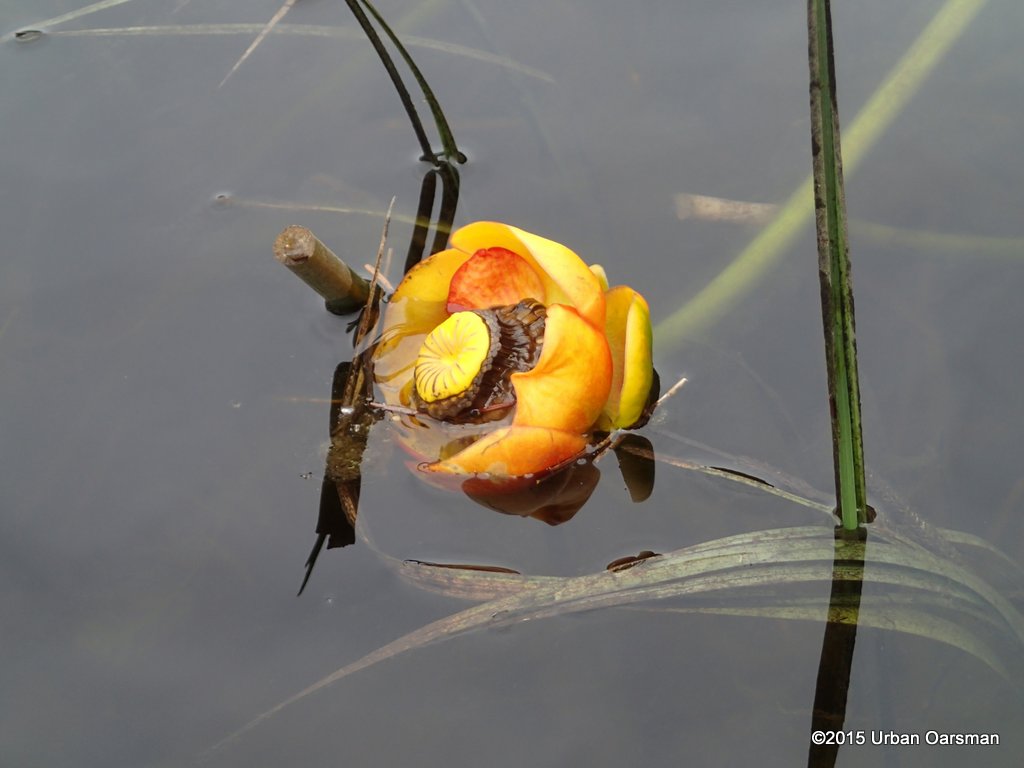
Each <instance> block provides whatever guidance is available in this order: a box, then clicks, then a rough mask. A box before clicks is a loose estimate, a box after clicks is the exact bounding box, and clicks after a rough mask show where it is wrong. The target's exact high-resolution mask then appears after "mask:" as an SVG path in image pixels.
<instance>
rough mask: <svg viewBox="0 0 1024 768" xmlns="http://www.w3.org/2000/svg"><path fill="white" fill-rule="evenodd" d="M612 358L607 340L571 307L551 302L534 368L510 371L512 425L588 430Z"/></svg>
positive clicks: (600, 404)
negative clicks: (513, 409)
mask: <svg viewBox="0 0 1024 768" xmlns="http://www.w3.org/2000/svg"><path fill="white" fill-rule="evenodd" d="M611 385H612V357H611V353H610V352H609V351H608V342H607V341H605V338H604V336H603V335H602V334H601V333H600V332H599V331H598V330H597V328H595V327H594V326H593V325H591V324H590V323H588V322H587V321H586V320H584V319H583V318H582V317H580V315H579V314H578V313H577V312H576V310H574V309H572V308H570V307H565V306H562V305H561V304H553V305H551V306H550V307H548V316H547V321H546V323H545V326H544V347H543V350H542V351H541V355H540V360H538V361H537V365H536V366H534V368H533V370H530V371H526V372H525V373H514V374H512V386H513V387H515V391H516V414H515V417H514V419H513V421H512V423H513V424H517V425H519V424H522V425H529V426H535V427H550V428H552V429H560V430H565V431H567V432H573V433H579V434H581V433H584V432H589V431H590V429H591V428H592V427H593V426H594V422H596V421H597V418H598V416H600V415H601V411H602V410H603V408H604V405H605V402H606V401H607V400H608V393H609V391H611Z"/></svg>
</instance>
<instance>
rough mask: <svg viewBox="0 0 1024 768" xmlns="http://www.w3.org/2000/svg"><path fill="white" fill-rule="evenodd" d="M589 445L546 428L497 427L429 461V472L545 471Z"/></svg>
mask: <svg viewBox="0 0 1024 768" xmlns="http://www.w3.org/2000/svg"><path fill="white" fill-rule="evenodd" d="M586 446H587V441H586V438H584V437H583V436H582V435H578V434H574V433H572V432H563V431H561V430H557V429H546V428H544V427H530V426H511V427H502V428H500V429H496V430H494V431H493V432H491V433H490V434H488V435H485V436H484V437H482V438H480V439H479V440H477V441H476V442H475V443H473V444H472V445H471V446H469V447H468V448H466V449H464V450H462V451H459V452H458V453H457V454H455V455H454V456H452V457H450V458H448V459H445V460H444V461H436V462H434V463H433V464H428V465H427V466H426V467H424V469H426V470H427V471H428V472H439V473H443V474H456V475H471V474H481V473H487V474H488V475H490V476H491V477H492V478H504V477H514V476H521V475H530V474H536V473H538V472H544V471H546V470H548V469H551V468H552V467H555V466H558V465H559V464H562V463H563V462H565V461H568V460H569V459H571V458H572V457H573V456H575V455H576V454H578V453H582V452H583V450H584V449H585V448H586Z"/></svg>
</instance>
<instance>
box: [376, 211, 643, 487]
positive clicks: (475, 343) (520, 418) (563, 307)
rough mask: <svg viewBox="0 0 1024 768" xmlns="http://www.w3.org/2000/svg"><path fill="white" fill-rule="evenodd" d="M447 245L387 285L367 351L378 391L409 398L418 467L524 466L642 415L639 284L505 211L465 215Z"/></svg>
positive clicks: (538, 465) (561, 457) (547, 464)
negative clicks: (619, 282)
mask: <svg viewBox="0 0 1024 768" xmlns="http://www.w3.org/2000/svg"><path fill="white" fill-rule="evenodd" d="M449 245H450V247H449V248H448V250H445V251H441V252H440V253H437V254H435V255H434V256H431V257H430V258H428V259H426V260H425V261H423V262H421V263H420V264H418V265H417V266H415V267H414V268H413V269H411V270H410V271H409V273H408V274H407V275H406V276H405V278H404V279H403V280H402V282H401V284H399V286H398V288H397V289H396V290H395V292H394V294H392V296H391V301H390V303H389V305H388V309H387V313H386V315H385V322H384V330H383V333H382V337H381V341H380V344H379V346H378V348H377V351H376V353H375V355H374V371H375V378H376V381H377V385H378V387H379V388H380V389H381V391H382V393H383V395H384V399H385V401H386V402H387V403H389V404H391V405H397V406H402V407H403V408H406V409H413V410H415V412H416V415H415V416H408V415H407V416H404V417H403V418H402V419H401V424H402V429H403V442H404V443H405V444H406V445H407V447H409V448H410V449H411V450H413V451H414V452H415V453H416V454H417V455H419V456H420V457H422V458H423V459H424V463H423V465H422V468H423V469H425V470H427V471H429V472H432V473H440V474H449V475H458V476H464V475H478V476H479V475H486V476H488V477H490V478H492V479H496V480H503V479H506V480H507V479H509V478H516V477H522V476H532V475H536V474H538V473H542V472H546V471H548V470H551V469H553V468H556V467H559V466H562V465H565V464H566V463H568V462H570V461H571V460H573V459H574V458H576V457H577V456H579V455H581V454H582V453H583V452H584V451H585V449H586V446H587V442H588V439H589V436H590V435H591V434H592V433H593V432H594V431H595V430H600V431H611V430H614V429H619V428H628V427H630V426H633V425H634V424H635V423H637V421H638V420H640V419H641V417H642V416H643V413H644V410H645V408H646V405H647V402H648V395H649V393H650V390H651V385H652V381H653V368H652V364H651V346H652V339H651V322H650V312H649V310H648V306H647V302H646V301H645V300H644V299H643V297H642V296H641V295H640V294H638V293H637V292H636V291H634V290H633V289H632V288H629V287H627V286H617V287H615V288H611V289H609V287H608V281H607V278H606V277H605V274H604V270H602V269H601V268H600V267H598V266H593V267H588V266H587V265H586V264H585V263H584V262H583V260H582V259H580V257H579V256H577V255H576V254H575V253H573V252H572V251H571V250H569V249H568V248H566V247H565V246H564V245H561V244H559V243H556V242H554V241H552V240H547V239H545V238H543V237H539V236H538V235H534V234H530V233H529V232H525V231H523V230H521V229H517V228H516V227H512V226H509V225H507V224H498V223H494V222H476V223H474V224H469V225H467V226H465V227H462V228H461V229H459V230H458V231H456V232H455V233H453V234H452V236H451V239H450V243H449Z"/></svg>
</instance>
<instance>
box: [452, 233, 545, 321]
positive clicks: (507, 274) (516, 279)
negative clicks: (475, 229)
mask: <svg viewBox="0 0 1024 768" xmlns="http://www.w3.org/2000/svg"><path fill="white" fill-rule="evenodd" d="M546 296H547V292H546V291H545V290H544V283H543V282H542V281H541V278H540V275H538V274H537V270H535V269H534V268H533V267H532V266H530V263H529V262H528V261H527V260H526V259H524V258H523V257H522V256H520V255H519V254H517V253H514V252H513V251H510V250H508V249H507V248H481V249H480V250H479V251H477V252H476V253H474V254H473V256H472V257H471V258H470V259H469V260H468V261H467V262H466V263H465V264H463V265H462V266H461V267H459V268H458V269H457V270H456V271H455V274H454V275H453V276H452V280H451V289H450V290H449V292H448V311H449V312H458V311H460V310H463V309H489V308H490V307H501V306H506V305H511V304H518V303H519V302H520V301H522V300H523V299H533V300H534V301H539V302H540V303H541V304H545V303H546V301H545V298H546Z"/></svg>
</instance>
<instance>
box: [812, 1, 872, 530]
mask: <svg viewBox="0 0 1024 768" xmlns="http://www.w3.org/2000/svg"><path fill="white" fill-rule="evenodd" d="M807 34H808V39H809V43H810V44H809V47H808V63H809V65H810V77H811V146H812V150H813V152H812V154H813V164H814V209H815V224H816V227H817V230H818V276H819V278H820V280H821V314H822V323H823V327H824V331H825V362H826V366H827V371H828V397H829V404H830V406H831V407H830V409H829V410H830V413H831V419H832V456H833V462H834V465H835V477H836V498H837V499H838V502H839V512H840V516H841V517H842V520H843V528H845V529H846V530H848V531H852V530H854V529H856V528H857V527H858V526H861V525H863V524H864V523H865V522H867V484H866V482H865V479H864V438H863V434H862V431H861V420H860V384H859V382H858V377H857V340H856V331H855V321H854V313H853V285H852V282H851V275H850V271H851V270H850V251H849V240H848V237H847V230H846V195H845V192H844V190H843V160H842V150H841V148H840V139H839V106H838V105H839V101H838V96H837V94H836V82H835V77H836V74H835V59H834V51H833V46H832V10H831V7H830V5H829V0H808V2H807Z"/></svg>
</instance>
